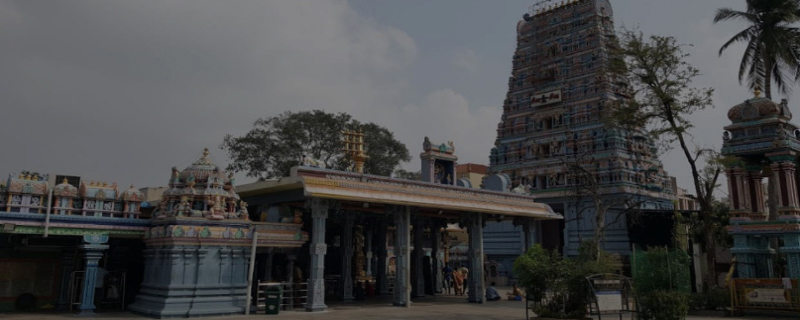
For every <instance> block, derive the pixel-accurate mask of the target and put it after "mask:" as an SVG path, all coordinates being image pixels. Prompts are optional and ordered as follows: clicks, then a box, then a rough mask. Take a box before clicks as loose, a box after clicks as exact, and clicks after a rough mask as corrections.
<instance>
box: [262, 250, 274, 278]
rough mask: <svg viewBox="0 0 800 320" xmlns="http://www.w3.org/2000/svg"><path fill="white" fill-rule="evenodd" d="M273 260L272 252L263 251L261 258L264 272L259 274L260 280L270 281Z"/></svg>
mask: <svg viewBox="0 0 800 320" xmlns="http://www.w3.org/2000/svg"><path fill="white" fill-rule="evenodd" d="M273 261H275V256H274V254H273V253H272V252H268V253H265V254H264V256H263V257H262V259H261V262H262V263H263V264H264V273H263V274H261V280H262V281H272V264H273Z"/></svg>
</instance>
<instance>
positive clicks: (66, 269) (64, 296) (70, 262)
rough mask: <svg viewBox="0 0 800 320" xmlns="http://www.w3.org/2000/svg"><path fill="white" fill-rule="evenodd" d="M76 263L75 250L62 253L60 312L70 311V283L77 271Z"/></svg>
mask: <svg viewBox="0 0 800 320" xmlns="http://www.w3.org/2000/svg"><path fill="white" fill-rule="evenodd" d="M74 263H75V251H74V249H68V250H65V251H63V252H61V272H60V274H61V281H60V283H61V289H60V290H59V295H58V306H57V308H58V310H69V304H70V301H69V282H70V281H71V280H72V277H71V275H72V271H73V270H74V269H75V265H74Z"/></svg>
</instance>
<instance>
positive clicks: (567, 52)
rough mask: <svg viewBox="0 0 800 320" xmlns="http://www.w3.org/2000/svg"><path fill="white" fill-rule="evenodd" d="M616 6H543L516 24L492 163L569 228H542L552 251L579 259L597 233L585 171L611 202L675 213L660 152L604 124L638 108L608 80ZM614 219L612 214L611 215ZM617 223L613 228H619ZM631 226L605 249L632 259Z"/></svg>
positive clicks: (613, 233) (580, 0) (592, 1)
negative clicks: (581, 192) (612, 113)
mask: <svg viewBox="0 0 800 320" xmlns="http://www.w3.org/2000/svg"><path fill="white" fill-rule="evenodd" d="M614 39H615V37H614V22H613V11H612V8H611V4H610V2H609V1H608V0H574V1H565V2H563V3H560V4H558V3H553V4H551V3H545V4H544V5H542V6H539V7H535V8H533V9H532V12H530V13H528V14H525V15H524V16H523V20H522V21H520V22H519V23H518V24H517V48H516V51H515V52H514V55H513V60H512V75H511V77H510V78H509V81H508V87H509V89H508V94H507V96H506V99H505V101H504V102H503V115H502V118H501V121H500V123H499V124H498V127H497V140H496V141H495V147H494V148H492V150H491V153H490V157H489V158H490V174H505V175H507V176H508V179H510V188H511V189H517V188H520V187H521V189H520V190H519V191H520V192H525V193H528V194H532V195H534V196H535V197H536V198H537V199H538V201H541V202H543V203H547V204H549V205H550V206H551V207H553V209H554V210H556V211H558V212H563V213H564V218H565V219H564V220H565V221H569V222H568V223H566V224H564V225H561V224H560V223H561V222H555V221H554V222H549V223H546V224H545V225H542V226H539V229H540V230H541V231H542V232H543V237H544V238H545V239H553V238H560V240H559V241H557V242H558V243H550V241H545V240H543V241H544V243H545V244H547V246H548V247H550V248H553V249H561V250H563V252H564V253H565V254H568V255H573V254H576V253H577V248H578V245H579V244H580V241H581V239H586V238H587V236H588V237H589V238H592V236H591V235H590V234H591V233H592V232H593V231H592V230H594V226H593V225H592V224H593V223H594V222H593V221H594V218H593V214H594V208H592V207H593V205H592V204H591V201H588V199H586V197H585V196H583V197H578V196H576V195H577V193H576V191H575V190H576V188H578V187H579V186H580V185H581V179H582V177H580V175H579V174H578V172H577V171H576V170H574V169H570V164H579V165H580V166H582V167H583V168H586V169H587V170H588V171H589V172H591V173H592V174H594V175H595V176H596V179H597V180H598V182H599V184H600V186H601V187H600V190H599V194H602V195H603V197H604V201H614V200H615V199H619V198H628V199H630V202H633V203H640V204H641V205H640V206H641V209H655V210H672V209H673V203H672V201H673V200H674V194H673V192H672V186H671V180H670V178H669V177H668V176H667V173H666V172H665V171H664V169H663V167H662V164H661V162H660V161H659V160H658V157H657V155H656V147H655V145H654V144H653V142H652V141H651V140H650V139H649V138H648V137H647V135H646V134H645V133H644V132H643V131H641V130H632V131H627V130H618V129H614V128H610V127H608V126H607V125H606V124H605V118H606V117H607V116H608V115H609V110H611V109H613V108H614V106H615V105H617V104H619V103H623V102H624V101H626V100H628V99H630V98H631V95H630V93H629V92H628V88H627V85H626V84H625V83H624V82H622V81H619V80H618V79H615V78H614V77H613V75H612V74H611V73H610V72H609V68H608V67H609V63H610V60H611V59H612V58H613V57H611V56H610V55H611V53H612V52H614V50H615V48H617V45H618V44H617V43H616V41H615V40H614ZM612 211H613V210H612ZM613 220H615V219H613V218H612V219H607V221H613ZM627 229H628V226H627V221H624V217H623V219H622V220H620V221H618V222H617V223H615V224H614V225H613V226H611V227H610V228H609V229H608V230H607V232H606V241H605V244H606V249H608V250H610V251H613V252H618V253H621V254H623V255H625V254H629V253H630V250H631V246H630V244H629V239H628V238H629V237H628V230H627Z"/></svg>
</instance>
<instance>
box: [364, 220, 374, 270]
mask: <svg viewBox="0 0 800 320" xmlns="http://www.w3.org/2000/svg"><path fill="white" fill-rule="evenodd" d="M372 236H373V232H372V228H371V227H367V228H364V242H365V243H364V247H365V249H366V250H367V253H366V256H367V258H366V260H367V266H366V267H365V269H366V273H367V277H372Z"/></svg>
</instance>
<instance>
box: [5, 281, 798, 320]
mask: <svg viewBox="0 0 800 320" xmlns="http://www.w3.org/2000/svg"><path fill="white" fill-rule="evenodd" d="M498 291H500V293H501V294H502V293H505V291H503V290H500V288H498ZM416 301H417V302H415V303H412V304H411V307H409V308H402V307H394V306H391V304H390V303H389V302H387V301H385V300H370V301H359V302H354V303H348V304H336V303H332V304H329V305H328V307H329V309H328V311H325V312H317V313H311V312H304V311H281V313H280V314H279V315H277V316H268V315H265V314H263V313H260V314H253V315H250V316H245V315H237V316H225V317H203V318H202V319H203V320H222V319H226V320H227V319H231V320H247V319H265V318H266V319H297V320H310V319H325V320H353V319H376V320H377V319H436V320H464V319H498V320H524V319H525V309H524V306H525V304H524V303H523V302H520V301H507V300H500V301H493V302H487V303H486V304H474V303H467V302H466V297H465V296H436V297H426V298H422V299H418V300H416ZM75 318H76V316H75V315H74V314H71V313H12V314H0V319H3V320H34V319H36V320H39V319H42V320H56V319H75ZM90 319H93V320H94V319H96V320H101V319H107V320H123V319H131V320H145V319H149V318H145V317H141V316H138V315H135V314H132V313H128V312H98V313H97V315H96V316H94V317H91V318H90ZM603 319H609V320H613V319H619V318H618V317H615V316H609V317H603ZM623 319H625V320H628V319H631V317H630V315H625V316H624V317H623ZM686 319H687V320H710V319H726V320H742V319H744V318H740V319H737V318H721V317H693V316H689V317H687V318H686ZM746 319H751V320H753V319H758V320H767V319H781V320H786V319H796V317H794V318H785V317H784V318H771V317H747V318H746Z"/></svg>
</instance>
